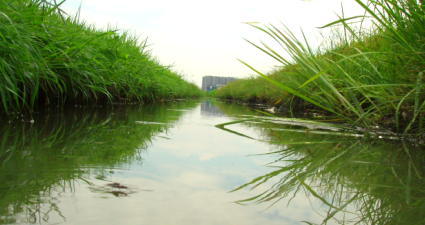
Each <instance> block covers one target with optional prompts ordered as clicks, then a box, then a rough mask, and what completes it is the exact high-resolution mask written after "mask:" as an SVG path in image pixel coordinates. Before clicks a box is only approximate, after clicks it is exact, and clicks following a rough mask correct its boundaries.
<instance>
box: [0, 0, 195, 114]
mask: <svg viewBox="0 0 425 225" xmlns="http://www.w3.org/2000/svg"><path fill="white" fill-rule="evenodd" d="M48 2H50V1H46V0H4V1H0V74H1V76H0V101H1V106H0V107H1V110H2V111H6V112H11V111H22V110H32V109H33V108H34V107H36V106H38V105H42V104H43V105H44V104H65V103H88V102H98V103H104V102H115V101H120V102H122V101H126V102H128V101H138V102H151V101H156V100H161V99H170V98H180V97H189V96H196V95H199V94H200V91H199V89H198V88H197V87H196V86H195V85H194V84H190V83H188V82H186V81H185V80H183V79H182V77H181V76H180V75H179V74H176V73H175V72H173V71H172V70H170V68H168V67H166V66H163V65H160V64H159V63H158V62H156V61H155V60H154V59H153V58H152V57H151V56H150V55H149V52H148V50H147V48H146V43H142V44H140V42H139V41H138V40H137V39H136V38H135V37H133V36H131V35H128V34H127V33H122V32H118V31H116V30H107V31H103V30H99V29H96V28H94V27H93V26H91V25H87V24H85V23H84V22H82V21H79V19H78V18H77V17H69V16H66V14H65V13H64V12H63V11H62V10H61V9H60V6H58V5H53V4H51V3H48Z"/></svg>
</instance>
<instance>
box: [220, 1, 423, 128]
mask: <svg viewBox="0 0 425 225" xmlns="http://www.w3.org/2000/svg"><path fill="white" fill-rule="evenodd" d="M355 1H356V2H357V4H359V5H360V6H361V7H363V9H364V10H365V11H366V13H365V15H362V16H356V17H350V18H345V17H344V15H342V16H341V17H340V19H339V20H337V21H334V22H332V23H329V24H327V25H324V26H323V28H329V27H334V26H338V25H339V27H340V35H339V39H337V40H335V39H333V40H330V44H328V46H325V47H322V48H319V49H312V47H311V45H310V44H309V43H308V41H307V40H306V37H305V36H304V34H301V38H299V37H297V36H296V35H295V34H294V33H292V32H291V31H290V30H288V29H287V28H286V27H277V26H275V25H257V24H249V25H250V26H252V27H254V28H255V29H257V30H259V31H261V32H263V33H265V34H266V35H267V36H268V37H270V38H271V39H272V40H274V41H276V42H277V43H278V45H279V46H282V50H283V51H284V52H285V53H286V54H289V57H285V56H284V54H283V53H280V52H282V51H280V50H278V49H272V48H271V47H269V46H268V45H266V44H262V45H261V44H256V43H253V42H250V43H251V44H252V45H253V46H254V47H255V48H258V49H259V50H260V51H262V52H264V53H266V54H267V55H269V56H270V57H272V58H274V59H275V60H277V61H278V62H279V63H281V64H282V68H281V69H280V70H277V71H275V72H273V73H272V74H269V75H267V74H265V73H263V72H261V71H258V70H257V69H255V67H254V66H252V65H250V64H248V63H246V62H244V61H242V63H243V64H245V65H246V66H247V67H249V68H251V69H252V70H253V71H255V72H256V73H257V74H259V75H260V76H261V79H265V80H267V81H268V83H264V82H260V81H259V80H258V79H257V80H255V81H256V82H253V81H252V80H247V81H240V83H234V84H230V85H228V86H227V87H224V88H222V89H221V90H219V91H218V92H217V96H219V97H225V98H242V99H244V97H241V96H242V95H243V93H244V92H245V93H249V92H250V91H251V87H252V85H246V86H244V87H243V88H240V90H239V93H238V94H237V95H233V94H232V88H233V87H235V88H238V87H241V86H242V82H245V83H248V82H249V83H250V84H253V85H262V84H263V85H264V86H266V87H264V88H263V89H267V87H270V86H275V87H277V88H279V89H280V92H281V93H282V94H280V95H276V98H278V99H279V100H280V99H282V100H283V101H285V102H290V99H291V97H286V96H287V95H288V94H289V95H290V96H294V97H295V98H296V99H299V100H301V101H298V104H302V105H309V108H311V109H315V110H319V111H324V112H327V113H330V114H333V115H336V116H338V117H339V118H341V119H343V120H345V121H347V122H349V123H351V124H352V125H354V126H361V127H363V128H367V129H370V128H373V127H376V126H381V127H382V126H383V127H385V128H387V129H389V130H391V131H394V132H397V133H403V134H408V133H409V134H419V135H423V134H424V132H425V127H424V122H425V98H424V96H425V95H424V81H425V77H424V76H423V73H424V72H425V60H424V59H425V10H424V7H423V5H422V4H420V3H418V2H417V1H415V0H402V1H398V0H369V1H367V2H364V1H361V0H355ZM365 21H369V23H372V24H373V25H371V26H370V27H361V26H360V27H359V26H358V25H357V24H363V23H365ZM353 24H354V25H353ZM264 96H266V95H264ZM260 98H261V97H260ZM273 100H274V99H273ZM288 107H294V106H293V105H291V104H288Z"/></svg>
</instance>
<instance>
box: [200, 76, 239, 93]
mask: <svg viewBox="0 0 425 225" xmlns="http://www.w3.org/2000/svg"><path fill="white" fill-rule="evenodd" d="M234 80H237V79H236V78H234V77H216V76H205V77H203V78H202V90H204V91H212V90H215V89H217V88H219V87H222V86H224V85H226V84H227V83H229V82H231V81H234Z"/></svg>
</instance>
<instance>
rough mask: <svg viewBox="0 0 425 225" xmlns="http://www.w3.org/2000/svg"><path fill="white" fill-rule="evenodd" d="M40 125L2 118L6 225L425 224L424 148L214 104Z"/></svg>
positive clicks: (91, 112) (133, 109)
mask: <svg viewBox="0 0 425 225" xmlns="http://www.w3.org/2000/svg"><path fill="white" fill-rule="evenodd" d="M31 119H34V123H32V122H31ZM31 119H23V121H21V119H20V118H18V119H17V120H14V121H7V120H6V121H2V126H1V128H0V132H1V139H0V224H90V225H92V224H129V225H133V224H149V225H164V224H176V225H188V224H205V225H207V224H208V225H209V224H217V225H218V224H220V225H224V224H238V225H239V224H240V225H242V224H243V225H257V224H262V225H264V224H268V225H273V224H309V223H310V224H320V223H322V222H323V223H327V224H354V223H356V222H359V223H360V224H425V222H424V219H425V188H423V187H425V182H424V175H425V173H424V172H425V169H424V162H425V156H424V155H425V154H424V151H423V148H421V147H415V148H413V147H411V146H409V145H407V144H403V143H397V142H390V141H387V140H367V141H365V140H364V139H363V138H359V137H356V135H354V134H350V133H348V134H347V133H341V132H339V131H338V129H339V128H338V127H329V126H327V125H324V124H311V123H304V122H303V121H298V120H296V121H294V120H285V119H279V118H275V117H266V116H264V114H262V113H260V112H258V111H255V110H252V109H248V108H245V107H242V106H237V105H230V104H224V103H220V102H212V101H204V102H201V103H200V102H180V103H173V104H164V105H156V106H140V107H138V106H125V107H115V108H114V109H108V108H90V109H88V108H74V109H72V110H66V111H65V112H54V111H50V112H43V113H40V114H39V115H36V116H35V118H31ZM242 185H245V186H242ZM238 187H240V189H238V190H236V191H233V192H230V191H231V190H234V189H236V188H238ZM303 221H304V222H303Z"/></svg>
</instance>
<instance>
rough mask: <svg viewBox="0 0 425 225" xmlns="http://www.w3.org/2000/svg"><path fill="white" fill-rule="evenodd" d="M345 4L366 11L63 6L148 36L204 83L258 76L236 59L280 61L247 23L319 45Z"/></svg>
mask: <svg viewBox="0 0 425 225" xmlns="http://www.w3.org/2000/svg"><path fill="white" fill-rule="evenodd" d="M341 6H343V8H344V14H345V16H346V17H348V16H354V15H360V14H361V13H362V10H361V9H360V7H359V6H358V5H357V4H356V3H355V2H354V0H262V1H259V0H256V1H252V0H232V1H230V0H215V1H203V0H178V1H175V0H174V1H173V0H150V1H146V0H139V1H135V0H120V1H117V0H68V1H66V2H65V3H64V5H63V6H62V8H63V9H64V10H65V11H66V12H67V13H68V14H69V15H71V16H72V15H75V14H76V12H77V11H78V9H79V8H81V11H80V18H81V19H82V20H84V21H86V22H87V23H89V24H93V25H95V26H96V27H98V28H100V29H106V28H108V27H113V28H118V29H119V30H121V31H128V32H130V33H131V34H133V35H135V36H136V37H138V38H139V39H140V40H141V41H142V40H144V39H146V38H147V40H148V44H149V50H150V52H151V55H152V56H153V57H154V58H155V59H156V60H158V61H159V62H160V63H161V64H163V65H167V66H171V68H172V69H173V70H174V71H176V72H178V73H179V74H181V75H182V76H183V77H184V78H185V79H186V80H188V81H190V82H193V83H195V84H197V85H198V86H201V81H202V77H203V76H207V75H213V76H232V77H237V78H244V77H249V76H252V75H254V73H253V72H252V71H251V70H250V69H249V68H247V67H246V66H244V65H243V64H241V63H240V62H239V61H238V60H237V59H241V60H243V61H246V62H248V63H249V64H251V65H252V66H254V67H255V68H257V69H259V70H260V71H262V72H268V71H271V70H273V69H274V68H275V67H276V66H279V64H278V63H277V62H275V61H274V60H273V59H272V58H270V57H269V56H266V55H265V54H263V53H261V52H260V51H259V50H258V49H256V48H254V47H253V46H251V45H250V44H249V43H248V42H246V41H245V40H244V39H248V40H250V41H254V42H256V43H259V42H260V41H265V42H267V43H270V45H272V46H275V45H273V43H271V42H270V38H267V37H266V35H265V34H264V33H262V32H260V31H258V30H255V29H254V28H252V27H250V26H249V25H247V24H246V22H258V23H260V24H274V25H281V24H284V25H285V26H287V27H289V29H291V30H293V31H294V32H298V31H300V30H301V29H302V30H303V31H304V32H305V33H306V34H307V37H308V39H309V41H310V42H311V43H312V44H313V45H318V44H320V43H321V39H320V37H321V35H320V33H322V34H323V33H326V31H324V30H321V29H318V27H320V26H323V25H325V24H327V23H329V22H332V21H334V20H336V19H338V17H337V15H340V14H341ZM276 47H277V46H276ZM282 51H283V50H280V52H282Z"/></svg>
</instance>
